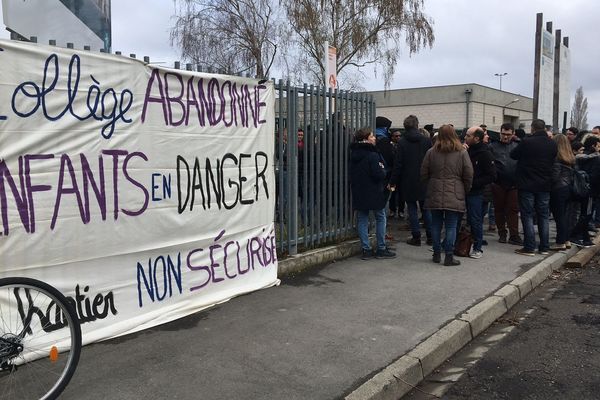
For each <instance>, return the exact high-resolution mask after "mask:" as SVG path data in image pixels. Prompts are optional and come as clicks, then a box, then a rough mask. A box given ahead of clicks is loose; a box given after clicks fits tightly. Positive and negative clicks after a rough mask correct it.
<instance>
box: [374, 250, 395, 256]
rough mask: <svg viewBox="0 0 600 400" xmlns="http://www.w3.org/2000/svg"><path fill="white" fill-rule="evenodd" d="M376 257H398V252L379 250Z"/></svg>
mask: <svg viewBox="0 0 600 400" xmlns="http://www.w3.org/2000/svg"><path fill="white" fill-rule="evenodd" d="M375 258H396V253H394V252H393V251H389V250H388V249H385V250H377V253H375Z"/></svg>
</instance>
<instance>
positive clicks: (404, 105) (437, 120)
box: [368, 83, 552, 131]
mask: <svg viewBox="0 0 600 400" xmlns="http://www.w3.org/2000/svg"><path fill="white" fill-rule="evenodd" d="M368 94H371V95H373V98H374V100H375V104H376V105H377V111H376V115H378V116H384V117H387V118H389V119H391V120H392V121H393V124H392V127H402V121H403V120H404V118H405V117H406V116H408V115H410V114H413V115H416V116H417V117H418V118H419V122H420V125H421V126H423V125H426V124H433V126H434V127H435V128H438V127H439V126H441V125H443V124H448V123H449V124H453V125H454V126H455V127H456V128H457V129H461V128H464V127H468V126H473V125H480V124H486V125H487V126H488V129H490V130H493V131H500V125H502V123H503V122H512V123H513V125H514V126H515V128H517V127H518V126H519V123H524V124H526V125H527V126H528V125H529V123H530V122H531V120H532V118H533V112H532V110H533V99H532V98H531V97H526V96H521V95H518V94H514V93H509V92H505V91H502V90H498V89H493V88H490V87H487V86H482V85H478V84H475V83H469V84H462V85H448V86H433V87H424V88H413V89H394V90H388V91H375V92H368ZM551 122H552V121H550V123H551ZM525 129H526V130H527V129H528V128H527V127H526V128H525Z"/></svg>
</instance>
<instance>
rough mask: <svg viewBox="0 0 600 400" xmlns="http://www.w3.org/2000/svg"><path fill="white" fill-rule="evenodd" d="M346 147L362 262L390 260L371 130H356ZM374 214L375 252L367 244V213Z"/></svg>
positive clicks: (379, 161)
mask: <svg viewBox="0 0 600 400" xmlns="http://www.w3.org/2000/svg"><path fill="white" fill-rule="evenodd" d="M354 139H355V141H354V143H352V145H351V146H350V149H351V153H350V185H351V189H352V206H353V207H354V209H355V210H357V224H356V225H357V229H358V237H359V238H360V242H361V245H362V250H363V252H362V259H363V260H366V259H369V258H372V257H373V256H375V257H376V258H394V257H396V254H395V253H393V252H391V251H389V250H388V248H387V246H386V243H385V228H386V215H385V211H386V207H385V206H386V202H387V198H388V192H387V189H386V183H385V175H386V172H385V164H384V161H383V157H382V156H381V154H380V153H379V151H377V148H376V147H375V135H373V131H372V129H371V128H362V129H359V130H358V131H357V132H356V134H355V135H354ZM370 211H373V212H374V214H375V223H376V226H375V235H376V237H377V251H376V252H373V250H372V249H371V245H370V243H369V232H368V229H369V228H368V227H369V212H370Z"/></svg>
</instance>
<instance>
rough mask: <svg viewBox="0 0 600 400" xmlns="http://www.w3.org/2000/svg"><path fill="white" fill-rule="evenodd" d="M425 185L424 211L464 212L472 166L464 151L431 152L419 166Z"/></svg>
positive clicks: (431, 150) (469, 188)
mask: <svg viewBox="0 0 600 400" xmlns="http://www.w3.org/2000/svg"><path fill="white" fill-rule="evenodd" d="M421 179H422V180H424V181H427V195H426V196H425V208H426V209H430V210H451V211H458V212H464V211H465V197H466V193H468V192H469V191H470V190H471V184H472V183H473V166H472V165H471V159H470V158H469V154H468V153H467V151H466V150H461V151H454V152H452V153H441V152H439V151H437V150H435V148H431V149H429V150H428V151H427V154H425V158H424V159H423V165H421Z"/></svg>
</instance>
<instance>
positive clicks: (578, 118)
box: [571, 86, 588, 130]
mask: <svg viewBox="0 0 600 400" xmlns="http://www.w3.org/2000/svg"><path fill="white" fill-rule="evenodd" d="M587 108H588V102H587V97H585V98H584V97H583V87H582V86H579V87H578V88H577V90H576V91H575V100H574V101H573V107H572V108H571V126H574V127H575V128H577V129H580V130H587V129H588V122H587V113H588V112H587Z"/></svg>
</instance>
